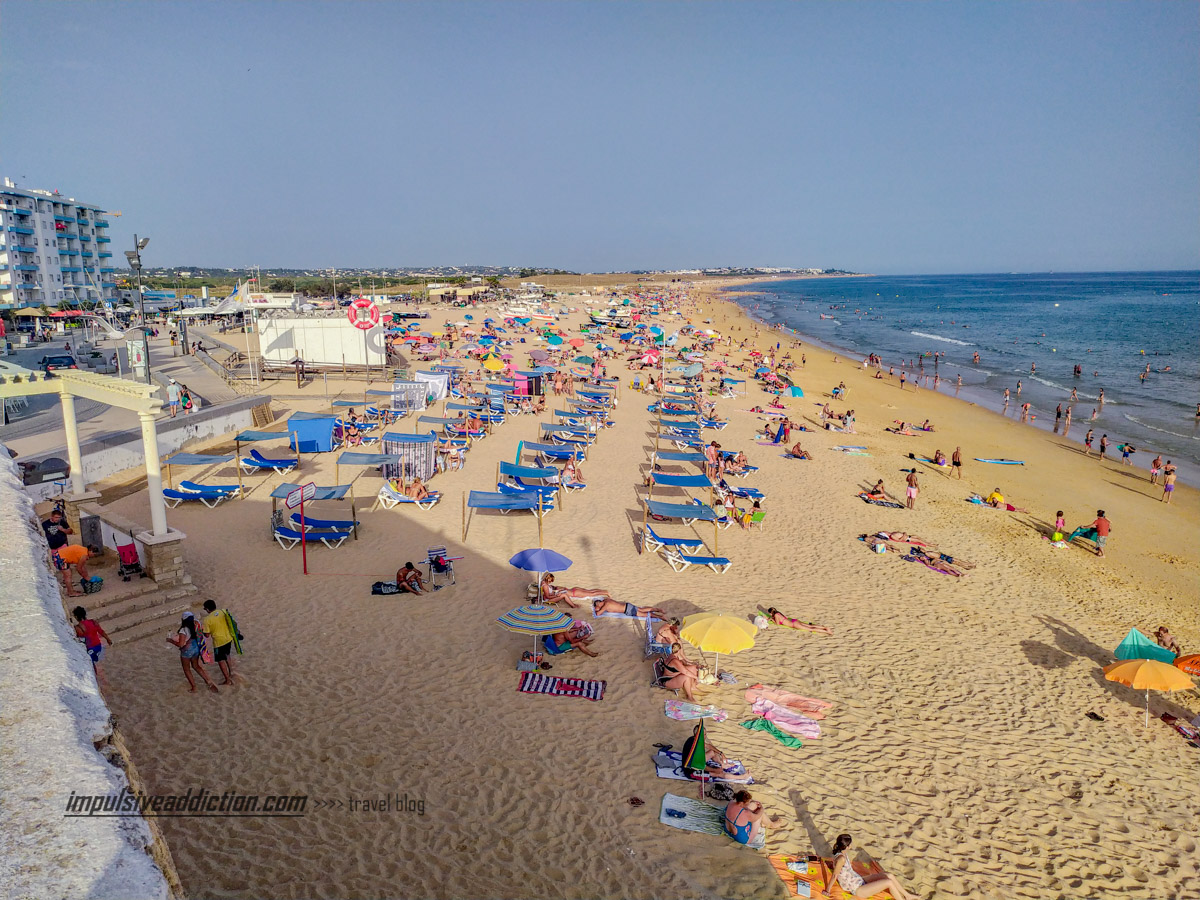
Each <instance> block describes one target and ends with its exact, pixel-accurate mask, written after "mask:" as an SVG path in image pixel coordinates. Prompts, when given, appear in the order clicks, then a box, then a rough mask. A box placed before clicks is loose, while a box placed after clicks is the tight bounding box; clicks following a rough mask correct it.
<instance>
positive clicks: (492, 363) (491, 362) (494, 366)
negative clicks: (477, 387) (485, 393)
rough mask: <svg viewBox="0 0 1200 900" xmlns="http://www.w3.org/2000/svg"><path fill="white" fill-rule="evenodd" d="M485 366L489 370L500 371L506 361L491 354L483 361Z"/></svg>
mask: <svg viewBox="0 0 1200 900" xmlns="http://www.w3.org/2000/svg"><path fill="white" fill-rule="evenodd" d="M483 367H484V368H485V369H487V370H488V371H489V372H499V371H500V370H501V369H503V368H504V363H503V362H501V361H500V360H499V359H498V358H497V357H495V356H489V357H488V358H487V359H485V360H484V361H483Z"/></svg>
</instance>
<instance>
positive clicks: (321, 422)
mask: <svg viewBox="0 0 1200 900" xmlns="http://www.w3.org/2000/svg"><path fill="white" fill-rule="evenodd" d="M335 427H337V416H330V415H321V414H317V413H293V414H292V416H291V417H290V418H289V419H288V420H287V430H288V432H289V433H290V435H291V448H292V449H293V450H295V451H296V452H297V453H329V452H331V451H332V450H333V430H334V428H335Z"/></svg>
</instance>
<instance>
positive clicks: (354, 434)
mask: <svg viewBox="0 0 1200 900" xmlns="http://www.w3.org/2000/svg"><path fill="white" fill-rule="evenodd" d="M342 442H343V443H344V444H345V445H346V446H347V447H361V446H362V432H360V431H359V430H358V425H356V424H354V423H353V422H351V423H350V424H348V425H345V426H343V428H342Z"/></svg>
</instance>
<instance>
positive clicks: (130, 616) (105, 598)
mask: <svg viewBox="0 0 1200 900" xmlns="http://www.w3.org/2000/svg"><path fill="white" fill-rule="evenodd" d="M110 585H112V589H111V590H110V587H109V586H110ZM195 594H196V588H195V587H194V586H192V585H190V584H187V585H181V586H179V587H175V588H168V589H166V590H163V589H160V588H159V587H158V585H157V584H155V583H154V582H153V581H152V580H151V579H149V578H143V579H139V578H138V577H137V576H136V575H135V576H134V578H133V580H132V581H130V582H129V583H127V584H126V583H125V582H122V581H120V580H119V579H116V580H115V583H114V582H113V581H107V580H106V581H105V583H104V589H103V590H101V591H100V593H98V594H89V595H87V596H86V597H72V598H71V599H70V600H68V601H67V603H68V604H69V605H70V606H74V605H75V604H76V603H79V604H82V605H83V606H85V607H87V611H88V615H89V616H90V617H91V618H93V619H95V620H96V621H98V622H99V623H100V625H101V626H102V627H103V628H104V630H105V631H106V632H107V633H108V636H109V637H111V638H112V641H113V643H114V644H127V643H129V642H130V641H136V640H140V639H141V638H144V637H152V636H154V635H158V636H159V637H165V636H166V633H167V632H168V631H175V630H176V629H177V628H178V627H179V617H180V614H181V613H182V612H183V611H184V610H186V609H190V608H191V606H192V604H193V602H194V601H193V599H192V598H193V597H194V595H195ZM197 606H198V604H197ZM192 611H193V612H195V613H196V614H197V616H199V615H200V614H201V613H200V611H199V609H198V608H197V609H194V610H192Z"/></svg>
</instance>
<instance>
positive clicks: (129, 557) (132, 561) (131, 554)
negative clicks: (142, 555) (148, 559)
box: [117, 544, 146, 581]
mask: <svg viewBox="0 0 1200 900" xmlns="http://www.w3.org/2000/svg"><path fill="white" fill-rule="evenodd" d="M117 556H118V557H119V558H120V560H121V565H120V568H118V569H117V574H118V575H120V576H121V578H122V580H124V581H128V580H129V579H130V577H131V576H133V575H140V576H142V577H143V578H145V577H146V572H145V570H144V569H143V568H142V563H141V560H139V559H138V552H137V544H126V545H125V546H124V547H118V548H117Z"/></svg>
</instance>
